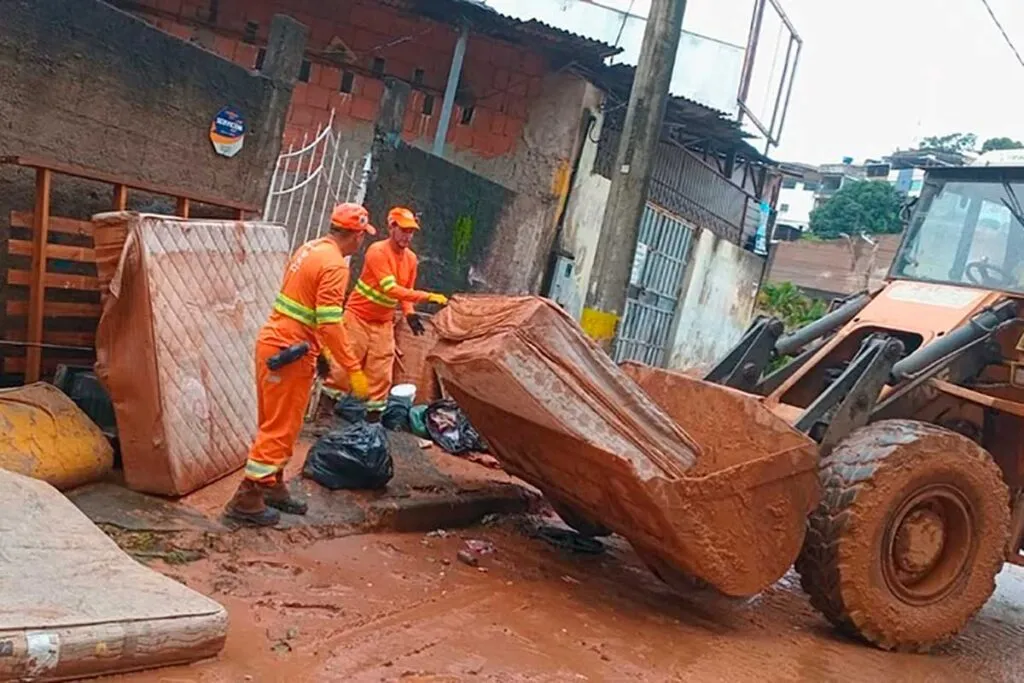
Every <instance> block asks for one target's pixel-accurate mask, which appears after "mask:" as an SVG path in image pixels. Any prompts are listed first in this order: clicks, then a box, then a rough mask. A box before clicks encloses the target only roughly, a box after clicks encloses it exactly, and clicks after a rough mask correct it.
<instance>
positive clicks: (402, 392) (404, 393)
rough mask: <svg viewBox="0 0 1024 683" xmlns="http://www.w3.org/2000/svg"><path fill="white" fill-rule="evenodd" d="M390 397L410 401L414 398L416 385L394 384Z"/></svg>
mask: <svg viewBox="0 0 1024 683" xmlns="http://www.w3.org/2000/svg"><path fill="white" fill-rule="evenodd" d="M391 395H392V396H394V397H395V398H398V399H402V398H407V399H411V398H414V397H415V396H416V385H415V384H396V385H395V386H393V387H392V388H391Z"/></svg>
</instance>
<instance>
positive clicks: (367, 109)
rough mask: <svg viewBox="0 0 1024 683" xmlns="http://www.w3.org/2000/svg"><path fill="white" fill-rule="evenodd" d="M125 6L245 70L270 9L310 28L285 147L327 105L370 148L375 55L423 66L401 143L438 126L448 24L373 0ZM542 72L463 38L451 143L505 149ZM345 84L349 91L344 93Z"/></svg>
mask: <svg viewBox="0 0 1024 683" xmlns="http://www.w3.org/2000/svg"><path fill="white" fill-rule="evenodd" d="M123 4H126V5H127V4H129V3H123ZM130 5H131V6H132V7H134V8H135V9H136V11H137V12H138V13H139V14H140V15H141V16H143V17H144V18H146V19H147V20H149V21H151V22H152V23H154V24H155V25H156V26H158V27H159V28H161V29H163V30H165V31H168V32H169V33H172V34H174V35H176V36H178V37H181V38H184V39H186V40H193V41H196V42H199V43H201V44H203V45H205V46H207V47H208V48H209V49H211V50H213V51H214V52H216V53H218V54H220V55H221V56H223V57H225V58H227V59H231V60H233V61H235V62H237V63H238V64H240V65H242V66H245V67H247V68H254V67H255V66H256V63H257V56H258V53H259V46H261V45H263V44H264V42H265V41H266V32H267V27H268V26H269V24H270V19H271V17H272V16H273V15H274V14H275V13H281V14H288V15H290V16H292V17H294V18H295V19H297V20H298V21H300V22H302V23H304V24H306V25H307V26H309V27H310V41H309V47H308V52H307V58H308V60H309V62H310V65H309V71H308V77H307V79H306V81H305V82H302V83H299V84H297V86H296V88H295V91H294V94H293V98H292V106H291V110H290V112H289V115H288V123H287V126H286V129H285V134H284V146H285V147H287V146H288V145H289V144H296V145H297V144H299V143H300V142H301V140H302V136H303V135H304V134H306V135H309V136H312V135H313V133H315V132H316V128H317V127H318V126H322V125H325V124H326V122H327V120H328V118H329V116H330V112H331V110H332V109H333V110H335V112H336V115H337V116H338V117H339V120H340V123H341V126H340V127H341V128H342V129H345V128H348V129H351V132H352V137H353V138H356V139H359V140H360V141H361V142H363V143H364V144H365V145H366V146H367V147H368V145H369V141H370V135H371V133H372V126H373V122H374V121H375V119H376V118H377V113H378V109H379V106H380V98H381V95H382V93H383V92H384V81H383V78H381V77H379V76H378V75H376V74H375V72H374V65H375V60H378V59H380V60H383V72H384V74H385V75H387V76H394V77H397V78H400V79H402V80H406V81H409V82H413V81H414V80H416V79H417V72H418V71H421V74H420V76H419V82H418V83H414V86H413V87H414V91H413V94H412V97H411V98H410V103H409V108H408V111H407V113H406V118H405V125H404V130H403V138H404V139H405V141H406V142H410V143H415V142H417V141H420V142H425V141H430V140H432V139H433V137H434V135H435V134H436V132H437V125H438V119H439V118H440V114H441V105H442V100H443V93H444V88H445V84H446V81H447V78H448V70H449V67H450V66H451V58H452V53H453V52H454V50H455V43H456V40H457V35H456V32H455V30H454V29H453V28H452V27H450V26H447V25H445V24H440V23H437V22H434V21H430V20H427V19H422V18H419V17H414V16H409V15H404V14H402V13H400V12H398V11H397V10H395V9H393V8H389V7H386V6H383V5H380V4H378V3H375V2H372V1H368V2H353V1H347V2H346V1H345V0H335V1H334V2H318V1H314V0H280V1H278V2H274V1H272V0H220V1H219V2H218V3H217V15H216V18H215V23H210V19H211V17H210V2H209V1H208V0H142V2H134V3H130ZM211 26H212V27H213V28H212V29H211V28H210V27H211ZM247 31H248V36H247ZM247 39H248V42H247ZM337 40H340V41H341V42H343V43H344V45H346V46H347V47H348V48H349V49H350V50H351V52H352V54H353V55H354V56H355V61H354V62H352V63H350V64H346V65H345V66H339V65H337V64H336V63H332V62H331V61H330V60H329V59H328V58H327V57H325V56H324V51H325V50H326V49H327V48H328V46H329V45H330V44H331V43H332V41H335V42H336V41H337ZM379 66H380V65H379V63H378V72H377V73H379ZM548 70H549V65H548V64H547V62H546V59H545V58H544V57H543V56H542V55H540V54H538V53H536V52H532V51H530V50H528V49H526V48H524V47H519V46H515V45H512V44H509V43H505V42H502V41H498V40H494V39H491V38H488V37H486V36H478V35H473V36H471V38H470V40H469V45H468V47H467V51H466V58H465V64H464V68H463V75H462V79H461V84H460V101H461V102H460V103H459V104H457V106H456V109H455V112H454V113H453V116H452V125H451V127H450V129H449V132H448V137H447V139H448V142H449V143H451V144H452V146H453V147H454V148H455V149H457V150H471V151H472V152H474V153H475V154H477V155H479V156H480V157H483V158H493V157H498V156H504V155H508V154H510V153H512V152H513V151H514V150H515V149H516V146H517V145H518V144H519V142H520V140H521V138H522V133H523V129H524V126H525V125H526V121H527V118H528V115H529V111H530V109H531V107H532V105H533V103H534V102H535V101H536V100H537V98H538V97H539V96H540V95H541V92H542V79H543V77H544V75H545V74H546V73H547V72H548ZM343 85H344V86H345V88H344V90H347V91H348V92H343V88H342V86H343ZM463 93H465V97H466V99H464V100H463ZM469 103H472V105H473V111H472V116H471V117H469V116H468V115H467V118H468V122H467V123H463V113H464V106H462V105H464V104H469Z"/></svg>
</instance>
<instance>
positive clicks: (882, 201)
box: [810, 180, 903, 238]
mask: <svg viewBox="0 0 1024 683" xmlns="http://www.w3.org/2000/svg"><path fill="white" fill-rule="evenodd" d="M902 205H903V197H902V196H901V195H900V193H899V192H897V191H896V188H894V187H893V186H892V185H890V184H889V183H887V182H884V181H878V180H861V181H857V182H852V183H847V184H846V185H844V186H843V188H842V189H841V190H839V192H837V193H836V194H835V195H834V196H833V197H832V198H831V199H829V200H828V201H827V202H825V203H824V204H822V205H821V206H819V207H818V208H817V209H815V210H814V211H811V226H810V227H811V232H812V233H813V234H815V235H817V236H818V237H824V238H833V237H839V235H840V234H841V233H846V234H847V235H850V236H853V235H859V234H861V233H869V234H879V233H898V232H900V231H901V230H902V229H903V224H902V223H901V222H900V207H902Z"/></svg>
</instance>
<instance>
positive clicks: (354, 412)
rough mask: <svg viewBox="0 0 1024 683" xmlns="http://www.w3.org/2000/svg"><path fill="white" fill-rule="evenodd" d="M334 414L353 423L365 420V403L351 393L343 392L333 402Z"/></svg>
mask: <svg viewBox="0 0 1024 683" xmlns="http://www.w3.org/2000/svg"><path fill="white" fill-rule="evenodd" d="M334 414H335V415H337V416H338V417H340V418H341V419H342V420H345V422H351V423H352V424H355V423H357V422H363V421H364V420H366V404H365V403H363V402H362V401H360V400H359V399H358V398H356V397H355V396H353V395H352V394H343V395H342V396H341V398H339V399H338V401H337V402H336V403H335V404H334Z"/></svg>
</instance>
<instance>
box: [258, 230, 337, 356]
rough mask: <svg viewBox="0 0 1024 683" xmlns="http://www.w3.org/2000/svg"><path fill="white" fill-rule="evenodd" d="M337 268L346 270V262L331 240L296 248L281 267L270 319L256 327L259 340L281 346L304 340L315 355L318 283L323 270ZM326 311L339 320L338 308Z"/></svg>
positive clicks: (321, 315)
mask: <svg viewBox="0 0 1024 683" xmlns="http://www.w3.org/2000/svg"><path fill="white" fill-rule="evenodd" d="M338 268H342V269H344V270H345V271H346V272H347V271H348V264H346V262H345V257H344V256H342V254H341V251H340V250H339V249H338V247H337V245H336V244H335V243H334V241H333V240H331V239H329V238H327V237H324V238H321V239H317V240H313V241H311V242H307V243H305V244H303V245H302V246H301V247H299V249H298V251H296V252H295V254H294V255H293V256H292V258H291V260H290V261H289V262H288V266H287V267H286V268H285V271H284V279H283V280H282V283H281V291H280V293H279V294H278V295H277V298H276V299H275V301H274V307H273V310H272V312H271V314H270V318H269V319H268V320H267V323H266V324H265V325H264V326H263V329H262V330H260V335H259V339H260V341H263V342H266V343H268V344H273V345H274V346H279V347H281V348H285V347H287V346H291V345H292V344H297V343H299V342H302V341H306V342H309V344H310V348H311V351H312V354H311V355H313V356H315V355H316V354H317V353H318V352H319V348H320V343H319V341H318V339H317V335H316V326H317V322H318V313H319V314H320V317H321V318H322V317H323V314H324V311H323V310H322V309H320V310H319V311H318V309H317V289H318V285H319V282H320V278H321V276H322V274H323V273H324V272H325V271H328V270H334V269H338ZM329 314H331V315H333V314H336V315H337V317H338V318H339V319H340V317H341V309H340V307H338V310H337V311H336V312H334V311H332V312H330V313H329ZM320 322H325V321H324V320H320Z"/></svg>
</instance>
